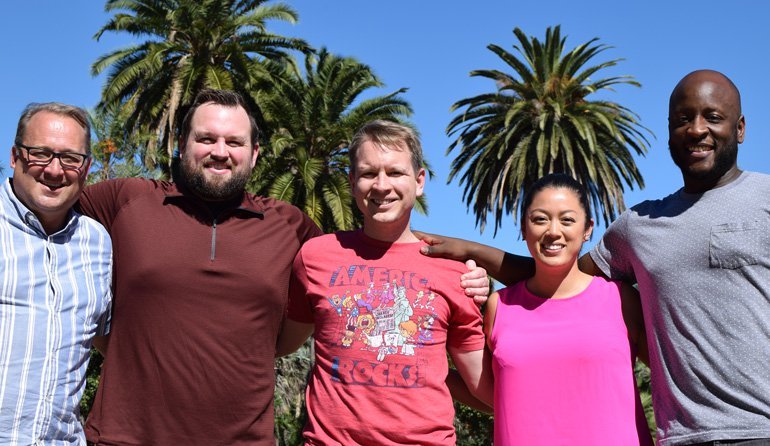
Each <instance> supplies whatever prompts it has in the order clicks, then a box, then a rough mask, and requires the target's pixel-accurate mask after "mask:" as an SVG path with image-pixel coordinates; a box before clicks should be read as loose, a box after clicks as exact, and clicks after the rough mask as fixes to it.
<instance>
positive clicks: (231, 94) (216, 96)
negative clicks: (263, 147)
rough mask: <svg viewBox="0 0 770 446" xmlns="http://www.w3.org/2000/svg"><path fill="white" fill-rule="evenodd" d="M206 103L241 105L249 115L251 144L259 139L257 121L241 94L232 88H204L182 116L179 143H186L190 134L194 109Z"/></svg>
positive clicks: (226, 105)
mask: <svg viewBox="0 0 770 446" xmlns="http://www.w3.org/2000/svg"><path fill="white" fill-rule="evenodd" d="M208 103H212V104H217V105H222V106H225V107H242V108H243V109H244V110H245V111H246V115H247V116H248V117H249V125H250V126H251V146H254V144H256V143H257V142H258V141H259V127H257V121H256V120H255V119H254V116H253V115H252V114H251V110H250V109H249V106H248V104H247V103H246V101H245V100H244V99H243V96H241V95H240V94H239V93H237V92H235V91H232V90H214V89H210V88H206V89H203V90H201V91H200V92H198V94H197V95H196V96H195V99H193V102H192V105H190V108H189V109H188V110H187V114H185V116H184V120H183V121H182V127H181V133H180V135H179V143H180V145H183V144H187V138H188V137H189V136H190V128H191V126H192V118H193V115H194V114H195V111H196V110H198V107H200V106H201V105H203V104H208ZM180 148H181V147H180Z"/></svg>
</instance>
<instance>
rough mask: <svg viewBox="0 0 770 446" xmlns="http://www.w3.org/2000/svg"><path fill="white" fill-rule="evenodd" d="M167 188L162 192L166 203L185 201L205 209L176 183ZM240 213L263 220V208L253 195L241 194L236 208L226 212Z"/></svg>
mask: <svg viewBox="0 0 770 446" xmlns="http://www.w3.org/2000/svg"><path fill="white" fill-rule="evenodd" d="M168 186H169V187H168V188H166V189H165V190H164V192H163V193H164V196H165V200H164V201H166V202H174V201H176V200H187V201H189V202H191V203H194V204H196V205H197V206H198V207H200V208H207V206H206V203H205V202H204V201H203V200H201V199H200V198H198V197H196V196H195V195H193V194H192V193H190V192H186V191H184V187H183V186H181V185H179V184H177V183H168ZM235 211H241V212H245V213H247V214H252V215H253V216H255V217H259V218H264V216H265V212H264V211H265V208H264V205H263V204H262V202H261V201H259V200H256V199H255V196H254V195H253V194H250V193H248V192H243V197H242V198H241V202H240V204H239V205H238V206H234V207H232V208H230V209H229V210H227V212H235Z"/></svg>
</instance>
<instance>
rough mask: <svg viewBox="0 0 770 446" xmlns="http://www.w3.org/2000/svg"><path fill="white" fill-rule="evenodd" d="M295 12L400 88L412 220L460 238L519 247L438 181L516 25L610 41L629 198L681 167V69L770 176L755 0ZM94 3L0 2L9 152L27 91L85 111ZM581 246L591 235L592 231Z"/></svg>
mask: <svg viewBox="0 0 770 446" xmlns="http://www.w3.org/2000/svg"><path fill="white" fill-rule="evenodd" d="M287 3H288V4H290V5H291V6H292V7H293V8H295V9H296V10H297V11H298V12H299V14H300V21H299V23H298V24H297V25H295V26H284V25H282V26H274V27H273V29H274V30H276V32H280V33H283V34H287V35H292V36H296V37H301V38H304V39H306V40H308V41H309V42H310V43H311V44H312V45H314V46H316V47H321V46H326V47H327V48H328V49H329V50H330V51H331V52H334V53H337V54H340V55H345V56H353V57H356V58H358V59H359V60H361V61H362V62H364V63H366V64H368V65H370V66H371V67H372V68H373V69H374V71H375V72H376V73H377V74H378V75H379V76H380V77H381V79H382V80H383V81H384V82H385V84H386V87H385V88H383V89H382V90H381V91H378V92H376V93H377V94H384V93H388V92H391V91H393V90H396V89H398V88H401V87H407V88H409V91H408V92H407V93H406V95H405V97H406V98H407V100H409V101H410V102H411V104H412V105H413V107H414V110H415V114H414V116H413V118H412V119H413V122H414V123H415V124H416V126H417V127H418V129H419V130H420V132H421V135H422V141H423V146H424V149H425V153H426V157H427V158H428V160H429V161H430V163H431V164H432V166H433V168H434V170H435V172H436V176H435V177H434V178H433V180H432V181H431V182H430V183H429V184H428V186H427V189H426V191H427V194H428V198H429V206H430V214H429V216H428V217H427V218H426V217H423V216H416V217H415V218H414V220H413V225H414V227H416V228H419V229H423V230H427V231H434V232H438V233H443V234H447V235H453V236H457V237H463V238H470V239H473V240H478V241H482V242H484V243H488V244H493V245H495V246H498V247H501V248H503V249H506V250H509V251H513V252H517V253H526V246H525V245H524V244H523V243H522V242H520V241H518V235H517V234H518V228H517V227H516V225H514V224H513V220H512V219H511V218H508V219H506V221H505V222H504V224H503V226H502V228H501V229H500V230H499V231H498V233H497V236H496V237H495V238H493V237H492V235H493V231H492V230H491V226H490V229H487V230H486V231H485V232H484V233H483V234H479V231H478V229H477V228H475V225H474V221H475V219H474V217H473V216H472V215H471V214H469V213H468V212H467V210H466V207H465V205H464V204H463V201H462V199H461V197H462V190H461V188H460V187H459V185H458V184H457V183H456V182H455V183H452V184H449V185H447V184H446V180H447V175H448V172H449V164H450V162H451V159H452V158H451V157H452V156H453V155H450V157H446V156H445V152H446V148H447V147H448V145H449V143H450V139H449V138H448V137H447V136H446V134H445V129H446V126H447V124H448V122H449V121H450V119H451V118H452V116H453V115H452V113H450V111H449V108H450V106H451V104H452V103H454V102H455V101H457V100H459V99H462V98H465V97H469V96H472V95H475V94H478V93H481V92H487V91H491V90H492V89H493V88H494V85H492V84H491V83H490V82H489V81H486V80H484V79H480V78H471V77H469V76H468V73H469V72H470V71H471V70H474V69H484V68H497V69H505V67H504V65H503V64H502V62H501V61H499V60H498V59H497V57H496V56H494V54H492V53H491V52H490V51H489V50H487V49H486V45H488V44H489V43H495V44H497V45H500V46H502V47H504V48H506V49H509V50H512V48H511V47H512V45H513V43H514V41H515V40H514V36H513V33H512V30H513V28H514V27H516V26H518V27H520V28H522V29H523V30H524V31H525V32H526V33H527V34H530V35H535V36H538V37H540V38H541V39H542V38H543V37H544V35H545V29H546V27H548V26H553V25H558V24H561V26H562V34H563V35H566V36H567V47H568V48H571V47H573V46H576V45H578V44H580V43H583V42H585V41H587V40H589V39H591V38H593V37H599V39H600V43H605V44H608V45H611V46H612V47H613V48H611V49H610V50H608V51H606V52H605V53H603V54H602V55H601V56H599V58H597V59H596V63H598V62H601V61H605V60H608V59H614V58H624V59H625V61H623V62H621V63H620V64H619V66H617V67H615V68H613V69H610V70H607V71H606V72H605V73H604V74H605V75H624V74H630V75H633V76H635V77H636V79H637V80H638V81H639V82H641V84H642V88H634V87H630V86H620V87H618V89H617V90H616V91H615V92H614V93H611V94H609V95H605V98H609V99H611V100H614V101H616V102H619V103H621V104H623V105H625V106H627V107H629V108H630V109H631V110H633V111H634V112H636V113H638V114H639V116H640V118H641V122H642V124H643V125H644V126H646V127H647V128H649V129H650V130H651V131H652V132H653V133H654V135H655V136H654V137H650V150H649V152H648V154H647V156H646V157H645V158H637V164H638V165H639V168H640V170H641V172H642V175H643V176H644V179H645V182H646V188H645V189H643V190H633V191H628V192H627V194H626V204H627V205H633V204H635V203H637V202H639V201H642V200H646V199H653V198H659V197H662V196H664V195H667V194H669V193H671V192H673V191H675V190H676V189H678V188H679V187H681V176H680V174H679V171H678V170H677V169H676V168H675V166H674V165H673V163H672V162H671V160H670V158H669V156H668V150H667V130H666V114H667V101H668V95H669V94H670V92H671V89H672V88H673V87H674V85H675V84H676V83H677V81H678V80H679V79H680V78H681V77H682V76H684V75H685V74H687V73H688V72H690V71H692V70H695V69H699V68H711V69H716V70H719V71H722V72H724V73H725V74H727V75H728V76H729V77H730V78H732V80H733V81H734V82H735V83H736V85H737V86H738V88H739V89H740V90H741V93H742V95H743V112H744V115H745V116H746V121H747V134H746V140H745V142H744V143H743V144H742V145H741V147H740V150H739V165H740V166H741V167H742V168H744V169H748V170H755V171H760V172H765V173H770V164H769V160H770V157H769V156H768V154H767V153H768V147H767V143H768V141H770V135H768V133H770V126H768V125H766V124H765V123H766V122H770V112H768V111H767V107H766V106H764V107H763V106H762V104H763V103H764V104H768V99H769V98H768V90H767V87H766V86H765V84H762V82H763V81H764V80H765V79H766V78H767V72H768V69H770V63H769V62H768V61H767V54H768V53H767V43H768V40H770V34H768V31H767V24H766V20H767V17H768V15H769V14H768V13H770V7H769V6H766V5H765V2H762V1H738V2H724V1H723V2H716V1H713V0H705V1H698V2H694V1H680V2H674V1H667V2H663V1H657V0H655V1H648V2H618V1H604V0H601V1H598V0H586V1H574V0H573V1H566V0H557V1H550V2H519V1H513V0H509V1H501V0H479V1H476V2H460V1H454V0H445V1H439V0H390V1H388V2H373V1H365V0H327V1H322V0H302V1H290V2H287ZM103 4H104V3H103V2H102V1H100V0H69V1H66V2H65V1H57V0H26V1H5V2H0V17H3V18H4V20H3V26H2V27H0V56H2V57H1V58H0V60H3V61H4V67H3V69H2V70H0V83H1V85H2V86H3V93H2V107H0V135H2V138H3V139H4V141H5V147H6V151H5V153H6V155H4V156H2V157H1V158H0V160H1V162H2V165H3V166H5V167H6V170H5V173H6V174H8V173H9V172H8V169H7V166H8V163H9V157H10V148H11V145H12V144H13V137H14V134H15V127H16V122H17V120H18V115H19V113H20V112H21V110H22V109H23V108H24V106H25V105H26V104H27V103H29V102H32V101H35V102H40V101H62V102H67V103H72V104H76V105H80V106H83V107H88V108H91V107H93V106H94V105H95V104H96V103H97V102H98V98H99V92H100V89H101V86H102V83H103V78H101V77H97V78H93V77H91V75H90V66H91V63H92V62H93V61H94V60H95V59H96V58H97V57H98V56H99V55H101V54H104V53H106V52H109V51H111V50H113V49H116V48H118V47H121V46H124V45H126V44H127V43H128V42H129V40H127V38H126V37H125V36H123V37H118V36H110V35H107V36H105V37H103V38H102V40H101V41H99V42H96V41H95V40H93V38H92V36H93V35H94V33H95V32H96V31H97V30H98V29H99V27H100V26H101V25H102V24H104V23H105V21H106V20H107V15H106V14H105V13H104V11H103ZM597 229H599V231H598V232H597V234H596V235H595V236H594V238H593V241H592V242H591V243H595V242H596V241H597V240H598V237H597V236H598V235H600V234H601V232H602V230H601V229H603V228H601V227H600V228H597Z"/></svg>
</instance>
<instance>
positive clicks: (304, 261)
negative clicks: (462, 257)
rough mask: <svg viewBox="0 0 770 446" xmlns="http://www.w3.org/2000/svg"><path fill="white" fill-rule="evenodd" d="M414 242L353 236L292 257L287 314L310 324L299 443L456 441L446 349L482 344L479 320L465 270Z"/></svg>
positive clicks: (320, 241)
mask: <svg viewBox="0 0 770 446" xmlns="http://www.w3.org/2000/svg"><path fill="white" fill-rule="evenodd" d="M420 246H422V243H421V242H418V243H385V242H380V241H377V240H373V239H371V238H369V237H367V236H365V235H364V234H363V232H361V231H353V232H342V233H337V234H329V235H325V236H321V237H317V238H315V239H313V240H310V241H309V242H307V243H305V245H304V246H303V247H302V249H301V250H300V252H299V254H297V257H296V259H295V260H294V267H293V277H292V282H291V286H290V304H289V318H290V319H292V320H295V321H298V322H305V323H314V324H315V332H314V334H313V336H314V338H315V353H316V362H315V366H314V369H313V372H312V375H311V378H310V382H309V384H308V388H307V409H308V415H309V420H308V424H307V426H306V427H305V431H304V435H305V441H306V442H307V443H309V444H324V445H329V444H342V445H346V446H347V445H355V444H360V445H372V444H377V445H397V444H421V445H447V444H454V443H455V432H454V428H453V426H452V420H453V417H454V409H453V407H452V399H451V396H450V395H449V390H448V389H447V387H446V384H445V382H444V381H445V379H446V375H447V369H448V364H447V356H446V351H447V350H446V349H447V346H451V347H453V348H457V349H459V350H463V351H474V350H480V349H482V348H484V335H483V333H482V330H481V315H480V313H479V310H478V308H476V306H475V305H474V304H473V301H472V299H470V298H468V297H466V296H465V295H464V293H463V290H462V288H461V287H460V275H461V274H463V273H464V272H465V267H464V265H463V264H461V263H459V262H454V261H450V260H445V259H433V258H428V257H425V256H423V255H421V254H420V252H419V249H420Z"/></svg>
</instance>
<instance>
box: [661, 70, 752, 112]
mask: <svg viewBox="0 0 770 446" xmlns="http://www.w3.org/2000/svg"><path fill="white" fill-rule="evenodd" d="M693 82H695V83H706V82H713V83H716V84H721V86H727V87H728V89H729V91H730V92H731V93H732V94H733V95H734V99H735V102H736V105H737V107H738V114H739V115H740V114H741V113H742V112H741V92H740V90H738V87H737V86H736V85H735V83H734V82H733V81H732V80H731V79H730V78H729V77H727V76H726V75H725V74H724V73H721V72H719V71H716V70H695V71H692V72H690V73H688V74H687V75H686V76H684V77H683V78H682V79H681V80H680V81H679V82H678V83H677V84H676V86H675V87H674V89H673V90H672V91H671V96H669V98H668V108H669V110H671V109H672V108H673V106H674V102H675V101H676V100H677V99H678V98H679V96H680V95H681V94H682V93H681V92H682V90H683V89H684V87H685V86H686V85H688V84H690V83H693Z"/></svg>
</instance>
